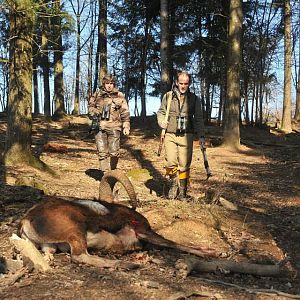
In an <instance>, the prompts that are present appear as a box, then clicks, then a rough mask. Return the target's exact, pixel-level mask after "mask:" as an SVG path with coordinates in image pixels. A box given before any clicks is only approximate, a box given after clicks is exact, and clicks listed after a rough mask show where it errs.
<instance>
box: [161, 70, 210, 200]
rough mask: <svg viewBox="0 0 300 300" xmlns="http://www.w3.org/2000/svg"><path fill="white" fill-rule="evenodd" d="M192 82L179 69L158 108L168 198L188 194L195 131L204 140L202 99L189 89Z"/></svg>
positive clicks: (182, 197) (180, 197)
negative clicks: (173, 83)
mask: <svg viewBox="0 0 300 300" xmlns="http://www.w3.org/2000/svg"><path fill="white" fill-rule="evenodd" d="M189 85H190V76H189V74H188V73H187V72H179V73H178V74H177V79H176V87H175V88H174V89H173V90H172V91H169V92H167V93H166V94H165V95H164V97H163V99H162V103H161V106H160V108H159V110H158V112H157V121H158V124H159V126H160V127H161V128H162V129H166V135H165V139H164V148H165V169H166V175H167V176H169V179H170V189H169V193H168V197H169V199H175V198H177V199H180V200H184V199H186V198H187V187H188V181H189V177H190V166H191V162H192V155H193V140H194V134H196V135H197V137H198V138H199V139H200V142H204V122H203V113H202V107H201V102H200V99H199V98H198V97H196V95H195V94H193V93H191V92H190V91H189ZM168 101H171V103H170V111H169V117H168V120H165V115H166V110H167V104H168ZM178 190H179V193H178Z"/></svg>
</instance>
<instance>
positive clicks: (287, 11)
mask: <svg viewBox="0 0 300 300" xmlns="http://www.w3.org/2000/svg"><path fill="white" fill-rule="evenodd" d="M291 60H292V43H291V4H290V0H285V1H284V91H283V110H282V123H281V130H283V131H285V132H291V131H292V95H291V92H292V67H291Z"/></svg>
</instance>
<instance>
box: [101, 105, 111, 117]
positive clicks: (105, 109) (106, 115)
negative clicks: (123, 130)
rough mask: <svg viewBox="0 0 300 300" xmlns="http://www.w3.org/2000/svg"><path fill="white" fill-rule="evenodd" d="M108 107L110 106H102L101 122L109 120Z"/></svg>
mask: <svg viewBox="0 0 300 300" xmlns="http://www.w3.org/2000/svg"><path fill="white" fill-rule="evenodd" d="M110 106H111V105H105V106H103V110H102V113H101V120H107V121H108V120H109V118H110Z"/></svg>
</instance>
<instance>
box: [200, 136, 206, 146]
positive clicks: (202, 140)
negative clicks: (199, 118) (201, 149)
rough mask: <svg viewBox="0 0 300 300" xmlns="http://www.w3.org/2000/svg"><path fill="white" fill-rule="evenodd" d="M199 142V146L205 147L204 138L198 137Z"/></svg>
mask: <svg viewBox="0 0 300 300" xmlns="http://www.w3.org/2000/svg"><path fill="white" fill-rule="evenodd" d="M199 142H200V146H201V145H203V146H205V137H204V136H200V138H199Z"/></svg>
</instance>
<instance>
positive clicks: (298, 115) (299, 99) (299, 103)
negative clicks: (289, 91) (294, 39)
mask: <svg viewBox="0 0 300 300" xmlns="http://www.w3.org/2000/svg"><path fill="white" fill-rule="evenodd" d="M299 9H300V2H299ZM298 26H299V25H298ZM298 40H299V49H300V35H298ZM298 55H299V58H298V59H299V63H298V81H297V89H296V109H295V115H294V119H295V120H296V121H300V53H299V54H298Z"/></svg>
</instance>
